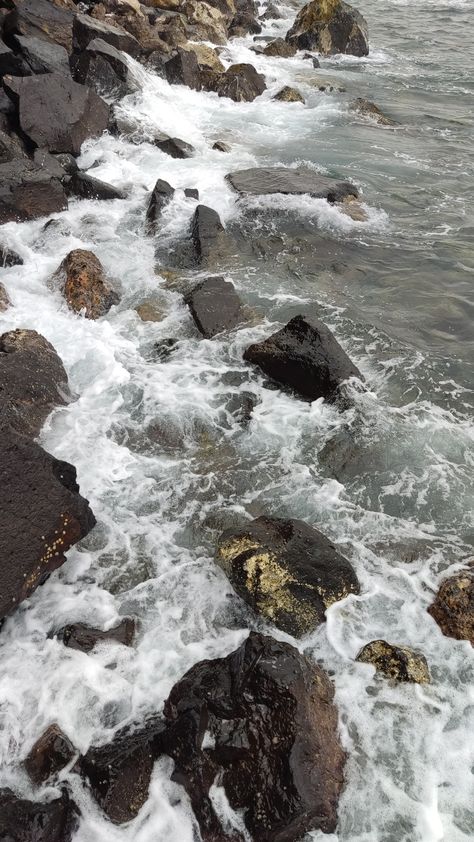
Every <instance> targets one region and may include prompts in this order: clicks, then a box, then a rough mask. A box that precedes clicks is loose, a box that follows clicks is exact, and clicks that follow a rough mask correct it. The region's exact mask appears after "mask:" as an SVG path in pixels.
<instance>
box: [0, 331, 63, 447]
mask: <svg viewBox="0 0 474 842" xmlns="http://www.w3.org/2000/svg"><path fill="white" fill-rule="evenodd" d="M69 399H70V392H69V386H68V380H67V374H66V372H65V370H64V366H63V364H62V362H61V360H60V358H59V357H58V355H57V353H56V351H55V350H54V348H53V346H52V345H51V344H50V343H49V342H48V341H47V340H46V339H45V338H44V336H41V335H40V334H39V333H36V331H35V330H12V331H9V332H8V333H4V334H3V335H2V336H0V419H1V422H0V423H1V426H2V427H4V426H5V425H9V426H10V427H12V428H13V429H14V430H15V431H16V432H17V433H22V434H24V435H28V436H31V437H33V438H35V437H36V436H37V435H39V432H40V430H41V427H42V426H43V424H44V422H45V421H46V418H47V417H48V415H49V414H50V412H51V411H52V410H53V409H54V408H55V407H57V406H63V405H64V404H66V403H67V401H68V400H69Z"/></svg>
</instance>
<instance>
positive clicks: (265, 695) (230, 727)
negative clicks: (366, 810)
mask: <svg viewBox="0 0 474 842" xmlns="http://www.w3.org/2000/svg"><path fill="white" fill-rule="evenodd" d="M333 695H334V690H333V687H332V684H331V682H330V680H329V678H328V676H327V675H326V673H325V672H323V670H322V669H320V668H319V667H318V666H316V665H315V664H313V663H311V662H310V661H308V660H307V659H306V658H305V657H304V656H303V655H301V654H300V653H299V652H298V651H297V650H296V649H294V648H293V647H292V646H290V645H289V644H288V643H282V642H279V641H276V640H273V639H272V638H271V637H265V636H263V635H260V634H255V633H251V634H250V635H249V637H248V638H247V640H245V641H244V643H243V644H242V645H241V646H239V648H238V649H237V650H236V651H235V652H232V653H231V654H230V655H228V656H227V657H226V658H219V659H216V660H212V661H201V662H200V663H198V664H196V665H195V666H194V667H192V669H190V670H189V672H187V673H186V675H185V676H184V677H183V678H182V679H181V681H179V682H178V683H177V684H175V686H174V687H173V689H172V691H171V693H170V695H169V698H168V700H167V701H166V702H165V708H164V712H165V717H166V719H167V721H168V729H167V732H166V734H165V735H164V743H165V750H166V753H168V754H169V755H171V757H172V758H173V760H174V762H175V769H174V772H173V779H174V780H176V781H178V782H179V783H181V784H182V785H183V786H184V788H185V790H186V792H187V793H188V796H189V798H190V801H191V805H192V807H193V810H194V812H195V815H196V818H197V820H198V822H199V826H200V830H201V834H202V838H203V840H204V842H217V841H218V842H224V841H225V840H226V842H230V840H237V839H240V840H241V839H242V836H241V834H240V833H239V832H235V831H234V832H232V831H230V830H228V829H227V828H226V829H224V827H223V826H222V825H221V822H220V820H219V818H218V816H217V815H216V813H215V811H214V807H213V804H212V802H211V798H210V796H209V790H210V788H211V786H212V785H213V783H214V781H215V780H216V779H217V780H218V781H219V784H220V785H221V786H222V787H223V788H224V790H225V794H226V796H227V799H228V801H229V803H230V806H231V808H232V809H233V810H236V811H239V813H241V815H242V818H243V821H244V823H245V827H246V830H247V832H248V834H249V836H250V837H251V838H252V839H253V840H254V842H296V840H299V839H301V837H302V836H304V834H305V833H306V831H309V830H312V829H320V830H323V831H325V832H328V833H330V832H332V831H334V830H335V828H336V822H337V803H338V798H339V794H340V791H341V789H342V785H343V770H344V762H345V755H344V752H343V751H342V749H341V746H340V744H339V739H338V734H337V710H336V708H335V706H334V705H333ZM205 736H206V737H207V739H206V741H204V738H205Z"/></svg>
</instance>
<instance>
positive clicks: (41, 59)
mask: <svg viewBox="0 0 474 842" xmlns="http://www.w3.org/2000/svg"><path fill="white" fill-rule="evenodd" d="M13 41H14V43H15V49H16V50H17V51H18V52H19V54H20V55H21V57H22V59H23V61H24V62H25V64H26V65H27V66H28V67H29V68H30V72H31V73H61V74H62V75H63V76H69V75H70V70H69V56H68V52H67V50H66V49H65V48H64V47H61V45H60V44H52V43H50V42H49V41H45V40H44V39H43V38H35V37H34V36H29V37H28V36H24V35H15V36H14V38H13ZM11 75H12V76H16V75H18V76H23V75H26V74H23V73H18V74H16V73H14V72H13V71H11Z"/></svg>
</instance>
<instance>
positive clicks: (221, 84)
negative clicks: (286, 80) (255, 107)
mask: <svg viewBox="0 0 474 842" xmlns="http://www.w3.org/2000/svg"><path fill="white" fill-rule="evenodd" d="M202 80H203V88H204V89H205V90H206V91H213V92H214V93H216V94H218V95H219V96H224V97H228V98H229V99H233V100H234V102H253V100H254V99H256V98H257V97H258V96H260V95H261V94H263V92H264V90H265V89H266V87H267V86H266V84H265V76H263V75H262V74H261V73H257V71H256V70H255V67H254V66H253V65H252V64H233V65H231V66H230V67H228V68H227V70H226V72H225V73H215V72H214V71H210V72H208V73H206V72H204V71H203V73H202Z"/></svg>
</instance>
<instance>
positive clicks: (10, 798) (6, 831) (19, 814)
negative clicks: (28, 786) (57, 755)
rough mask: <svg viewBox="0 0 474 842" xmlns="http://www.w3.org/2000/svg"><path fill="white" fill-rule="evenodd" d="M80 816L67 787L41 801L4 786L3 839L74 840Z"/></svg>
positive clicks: (0, 799)
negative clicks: (49, 798)
mask: <svg viewBox="0 0 474 842" xmlns="http://www.w3.org/2000/svg"><path fill="white" fill-rule="evenodd" d="M78 820H79V816H78V810H77V807H76V805H75V804H74V802H73V801H71V799H70V797H69V795H68V793H67V791H66V790H63V791H62V794H61V796H60V798H55V799H53V800H52V801H47V802H38V801H27V800H26V799H25V798H18V797H17V796H16V795H15V793H14V792H12V791H11V789H0V839H2V840H5V842H71V840H72V837H73V835H74V833H75V830H76V828H77V825H78V823H79V821H78Z"/></svg>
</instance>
